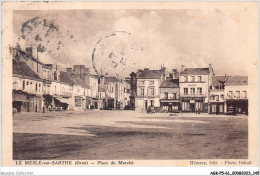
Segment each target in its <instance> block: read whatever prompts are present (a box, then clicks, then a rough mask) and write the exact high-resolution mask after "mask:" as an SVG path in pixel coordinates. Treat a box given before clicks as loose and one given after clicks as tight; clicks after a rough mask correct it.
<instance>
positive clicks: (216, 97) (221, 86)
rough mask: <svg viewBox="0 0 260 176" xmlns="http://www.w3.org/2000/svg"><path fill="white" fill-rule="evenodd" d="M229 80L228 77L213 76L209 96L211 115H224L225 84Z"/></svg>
mask: <svg viewBox="0 0 260 176" xmlns="http://www.w3.org/2000/svg"><path fill="white" fill-rule="evenodd" d="M228 78H229V77H228V76H213V78H212V85H211V86H210V96H209V113H210V114H224V107H225V103H224V102H225V82H226V81H227V80H228Z"/></svg>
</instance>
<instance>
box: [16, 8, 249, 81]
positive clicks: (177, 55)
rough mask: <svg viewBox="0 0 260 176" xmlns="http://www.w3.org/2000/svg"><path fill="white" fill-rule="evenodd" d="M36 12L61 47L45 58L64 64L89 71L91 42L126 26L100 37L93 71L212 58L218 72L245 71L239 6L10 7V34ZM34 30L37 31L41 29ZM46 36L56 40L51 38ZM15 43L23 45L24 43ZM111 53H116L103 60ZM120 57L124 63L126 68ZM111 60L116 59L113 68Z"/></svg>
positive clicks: (194, 63) (203, 63)
mask: <svg viewBox="0 0 260 176" xmlns="http://www.w3.org/2000/svg"><path fill="white" fill-rule="evenodd" d="M36 16H39V17H41V18H43V19H44V18H46V19H48V20H49V21H51V20H54V21H55V23H56V24H57V25H58V26H59V29H60V30H61V31H62V35H60V40H61V41H62V43H64V47H63V49H62V52H61V51H60V50H56V51H55V52H54V53H51V54H49V56H48V57H49V58H48V59H46V62H47V61H48V62H50V61H53V62H58V63H60V64H61V65H63V66H64V67H66V64H67V65H69V66H71V65H72V64H85V65H86V66H87V67H90V68H91V69H92V71H93V72H94V70H93V67H92V52H93V50H94V47H95V46H96V43H97V42H98V41H99V40H100V39H102V38H104V37H105V36H106V35H107V34H109V33H113V32H115V31H126V32H127V33H130V34H131V35H130V36H129V37H126V36H125V35H119V34H118V35H116V36H113V37H110V38H109V40H108V38H106V39H102V40H103V42H107V44H104V43H103V44H102V45H103V47H106V48H105V49H103V50H104V53H105V55H103V56H102V57H101V56H99V59H101V61H102V60H103V62H101V61H100V62H99V64H100V65H99V70H100V69H101V68H102V69H103V70H107V72H109V74H120V75H121V76H128V75H129V73H130V72H131V71H135V70H136V69H138V68H144V67H151V68H154V69H159V68H160V66H161V64H164V65H165V66H166V67H167V68H168V69H169V70H171V69H172V68H178V69H180V67H181V65H186V67H207V66H208V64H209V63H212V65H213V67H214V68H215V70H216V74H218V75H223V74H225V73H226V74H229V75H232V74H240V75H241V74H247V70H248V59H250V58H248V53H250V52H251V51H252V48H250V44H251V38H250V36H251V35H250V31H252V29H251V28H250V27H249V26H250V25H251V24H252V20H250V16H249V15H248V13H246V12H242V11H241V10H232V9H227V10H225V9H217V10H206V9H204V10H195V9H194V10H192V9H191V10H68V11H15V12H14V17H13V24H14V32H15V35H14V38H15V39H17V38H18V36H20V35H21V34H20V33H21V31H20V30H21V26H22V24H23V23H24V22H25V21H27V20H29V19H32V18H35V17H36ZM35 31H37V32H35V34H36V33H41V32H43V29H41V28H39V29H37V30H35ZM67 31H70V33H71V34H73V39H74V40H72V39H71V38H68V37H65V36H64V34H66V32H67ZM33 37H35V36H33ZM51 37H52V39H51V40H53V41H54V43H57V38H55V36H51ZM75 40H76V41H75ZM72 41H73V42H72ZM19 42H20V43H22V44H23V45H24V46H26V45H28V44H29V43H28V42H25V41H21V40H20V41H19ZM43 43H44V44H45V43H46V40H44V42H43ZM132 48H133V49H132ZM99 50H101V49H100V48H99ZM122 51H123V53H124V59H123V61H121V60H122V54H121V52H122ZM111 52H114V55H115V56H117V57H118V58H116V57H113V58H112V59H111V58H110V60H109V54H110V53H111ZM96 57H98V56H96ZM46 58H47V56H46ZM50 58H51V59H50ZM44 59H45V58H43V60H44ZM120 61H121V63H122V62H123V63H125V64H128V65H127V67H126V66H125V65H124V64H121V63H120ZM43 62H44V61H43ZM112 62H118V63H117V64H119V65H118V66H117V68H116V69H115V68H114V65H115V64H114V63H112ZM102 64H103V65H102ZM139 65H140V66H139Z"/></svg>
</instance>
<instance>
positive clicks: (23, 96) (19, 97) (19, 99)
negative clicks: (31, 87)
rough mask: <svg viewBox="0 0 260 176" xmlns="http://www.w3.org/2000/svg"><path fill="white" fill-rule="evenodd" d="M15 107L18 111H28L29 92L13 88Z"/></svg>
mask: <svg viewBox="0 0 260 176" xmlns="http://www.w3.org/2000/svg"><path fill="white" fill-rule="evenodd" d="M12 95H13V103H12V105H13V108H15V109H16V112H27V111H28V107H29V100H28V99H27V93H26V92H23V91H22V90H13V94H12Z"/></svg>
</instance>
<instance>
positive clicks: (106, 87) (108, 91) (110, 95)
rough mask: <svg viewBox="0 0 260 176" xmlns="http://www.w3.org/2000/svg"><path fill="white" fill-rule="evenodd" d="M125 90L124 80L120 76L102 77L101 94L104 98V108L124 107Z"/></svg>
mask: <svg viewBox="0 0 260 176" xmlns="http://www.w3.org/2000/svg"><path fill="white" fill-rule="evenodd" d="M123 92H124V87H123V82H122V81H121V80H119V79H118V78H116V77H104V76H101V77H100V84H99V94H100V97H101V98H102V104H103V107H102V109H122V108H123V102H124V93H123ZM104 97H105V98H104Z"/></svg>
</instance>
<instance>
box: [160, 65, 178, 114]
mask: <svg viewBox="0 0 260 176" xmlns="http://www.w3.org/2000/svg"><path fill="white" fill-rule="evenodd" d="M179 99H180V87H179V73H178V71H177V69H173V70H172V73H169V77H166V80H165V81H163V82H162V84H161V86H160V106H161V107H162V108H163V110H164V111H166V112H179V111H180V101H179Z"/></svg>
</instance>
